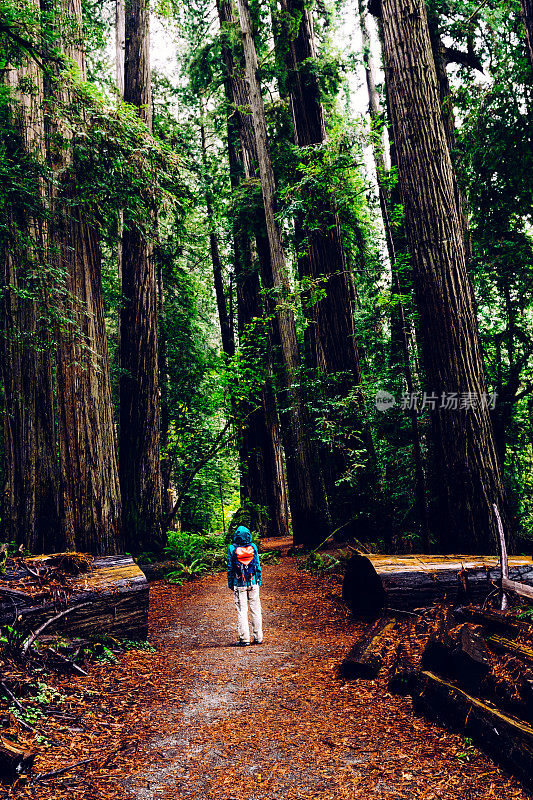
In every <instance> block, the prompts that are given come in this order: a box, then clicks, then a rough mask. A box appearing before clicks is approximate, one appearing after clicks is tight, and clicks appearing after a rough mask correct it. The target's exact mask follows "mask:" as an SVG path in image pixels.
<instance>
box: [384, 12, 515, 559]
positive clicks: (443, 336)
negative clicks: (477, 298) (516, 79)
mask: <svg viewBox="0 0 533 800" xmlns="http://www.w3.org/2000/svg"><path fill="white" fill-rule="evenodd" d="M382 13H383V31H384V45H385V61H386V74H387V81H388V86H389V93H390V103H391V111H392V121H393V128H394V139H395V143H396V148H397V154H398V164H399V175H400V186H401V192H402V199H403V203H404V209H405V222H406V229H407V236H408V243H409V250H410V253H411V259H412V265H413V272H414V278H415V285H416V294H417V304H418V310H419V315H420V335H421V340H422V349H423V355H424V364H425V371H426V380H427V387H428V391H429V392H430V393H431V394H435V395H436V397H437V400H438V401H437V402H436V403H435V405H436V408H435V410H433V411H432V412H431V418H432V425H433V435H434V441H435V448H436V454H435V455H436V458H435V463H436V468H437V469H438V473H439V474H438V480H437V481H436V489H437V492H438V501H439V510H438V517H436V524H438V525H439V528H438V534H439V545H440V547H441V548H442V549H444V550H448V551H452V550H454V549H455V550H457V549H458V548H459V546H462V549H469V550H470V551H471V552H483V551H484V552H490V551H491V550H492V549H493V547H494V544H495V538H496V521H495V519H494V512H493V509H492V504H493V503H496V504H497V505H498V507H499V508H503V507H504V489H503V485H502V476H501V474H500V470H499V465H498V458H497V454H496V449H495V445H494V436H493V430H492V424H491V420H490V416H489V411H488V407H487V404H486V403H485V404H484V403H483V398H486V393H487V388H486V383H485V377H484V374H483V363H482V357H481V350H480V343H479V333H478V327H477V321H476V318H475V315H474V309H473V298H472V291H471V287H470V283H469V280H468V275H467V271H466V257H465V247H464V239H463V231H462V228H461V221H460V219H459V214H458V209H457V202H456V196H455V181H454V175H453V169H452V163H451V159H450V153H449V150H448V145H447V142H446V134H445V130H444V125H443V121H442V114H441V108H440V99H439V91H438V84H437V77H436V72H435V64H434V61H433V55H432V50H431V41H430V38H429V32H428V24H427V18H426V10H425V6H424V4H423V2H422V1H421V0H383V2H382ZM443 392H444V393H448V392H456V393H457V395H458V397H459V398H464V397H469V398H475V402H474V404H473V407H465V408H457V409H453V408H451V409H450V408H445V407H441V403H440V400H441V396H442V393H443ZM468 405H469V404H468V403H467V406H468Z"/></svg>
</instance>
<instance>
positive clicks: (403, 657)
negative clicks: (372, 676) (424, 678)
mask: <svg viewBox="0 0 533 800" xmlns="http://www.w3.org/2000/svg"><path fill="white" fill-rule="evenodd" d="M418 675H419V672H418V670H416V669H415V666H414V664H413V662H412V660H411V659H410V658H409V655H408V653H407V650H406V648H405V645H404V643H403V642H400V644H399V645H398V646H397V648H396V654H395V656H394V661H393V663H392V667H391V668H390V671H389V680H388V683H387V689H388V690H389V692H392V694H399V695H402V696H405V695H408V694H411V692H412V691H413V689H414V688H415V687H416V684H417V681H418Z"/></svg>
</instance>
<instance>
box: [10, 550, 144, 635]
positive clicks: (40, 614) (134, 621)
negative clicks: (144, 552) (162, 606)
mask: <svg viewBox="0 0 533 800" xmlns="http://www.w3.org/2000/svg"><path fill="white" fill-rule="evenodd" d="M60 555H61V554H59V555H53V556H39V557H37V558H31V559H30V558H28V559H25V564H26V565H29V566H30V570H31V571H32V572H35V571H37V572H38V573H40V574H42V575H43V576H44V577H43V578H42V580H41V584H42V585H38V584H39V580H38V579H37V578H35V577H34V576H33V575H32V576H30V577H28V570H27V569H24V568H23V567H21V566H20V565H18V564H17V563H15V564H13V565H8V566H7V567H6V572H5V574H4V575H2V577H1V580H0V627H1V626H4V625H12V624H13V621H14V617H15V618H16V620H17V626H18V627H19V628H20V629H21V630H23V631H27V632H28V634H30V633H31V631H36V630H37V629H38V628H40V627H41V626H42V625H44V624H45V623H46V622H47V621H48V620H49V619H51V618H52V617H54V616H56V615H58V614H59V612H62V611H67V610H68V609H71V608H72V609H73V610H72V611H69V612H68V613H67V614H65V615H64V616H62V617H58V619H57V620H55V621H54V622H53V624H51V625H50V626H49V627H48V626H47V633H54V634H61V635H64V636H81V637H83V636H91V635H98V634H101V633H108V634H111V635H113V636H116V637H123V638H129V639H139V640H143V639H146V636H147V634H148V594H149V587H148V583H147V581H146V578H145V576H144V574H143V573H142V572H141V570H140V569H139V567H138V566H137V564H135V562H134V561H133V559H132V558H131V556H125V555H116V556H115V555H113V556H102V557H94V558H93V557H89V558H88V564H89V568H88V571H86V572H82V573H80V574H77V575H76V574H74V575H68V576H67V577H66V578H65V581H64V586H63V587H62V588H61V589H60V590H58V589H57V588H54V589H49V588H47V586H46V574H47V569H48V567H49V566H50V565H51V564H54V563H56V562H57V560H58V559H59V558H60ZM23 579H27V581H26V582H25V580H23ZM15 587H16V588H15ZM14 591H16V596H15V595H14V594H13V592H14ZM74 606H77V608H74Z"/></svg>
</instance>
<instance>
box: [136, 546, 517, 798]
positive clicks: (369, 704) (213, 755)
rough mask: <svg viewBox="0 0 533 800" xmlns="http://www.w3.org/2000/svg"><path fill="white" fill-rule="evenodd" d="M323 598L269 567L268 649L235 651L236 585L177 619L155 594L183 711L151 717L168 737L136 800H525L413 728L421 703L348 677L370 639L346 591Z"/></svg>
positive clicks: (165, 706) (286, 567)
mask: <svg viewBox="0 0 533 800" xmlns="http://www.w3.org/2000/svg"><path fill="white" fill-rule="evenodd" d="M325 588H326V591H325V592H324V586H322V587H317V579H316V578H314V577H312V576H310V575H308V574H306V573H302V572H300V571H298V570H296V568H295V563H294V561H293V560H292V559H284V560H283V563H282V564H281V565H279V566H276V567H268V566H267V567H265V568H264V580H263V588H262V602H263V609H264V623H265V644H264V645H263V646H261V647H248V648H235V647H232V646H231V644H232V643H233V642H234V640H235V638H236V636H235V614H234V609H233V598H232V595H231V594H230V592H229V591H228V590H227V588H226V585H225V577H224V576H216V577H211V578H206V579H204V580H202V581H200V582H199V583H196V584H190V585H189V586H187V587H184V588H182V589H181V590H179V591H176V590H174V597H175V598H176V601H177V602H176V606H175V608H174V610H173V611H172V616H171V618H168V617H166V613H167V611H166V609H165V606H166V603H167V601H168V599H170V598H169V596H168V595H169V590H168V588H162V587H161V586H159V587H157V589H156V590H155V591H156V592H161V596H160V598H159V599H160V601H161V605H159V603H158V601H157V599H156V597H155V595H154V601H155V603H154V604H155V605H156V606H158V605H159V611H158V613H157V616H158V620H154V622H155V627H154V634H155V635H157V636H158V637H159V645H160V646H162V647H163V649H164V651H165V652H167V653H168V658H169V661H170V662H171V666H170V673H171V675H172V674H173V675H174V684H173V685H174V688H175V690H176V692H175V697H176V698H177V702H173V700H172V698H171V696H169V697H168V698H167V699H166V700H165V702H164V703H162V704H161V705H160V706H157V705H156V706H155V707H154V708H153V709H152V712H151V714H152V717H153V719H154V720H157V725H158V726H160V729H161V734H160V735H159V736H156V737H154V738H153V739H152V741H151V742H150V743H149V745H148V747H146V748H145V751H144V752H145V758H146V763H147V767H146V768H145V769H143V770H142V771H141V772H140V774H137V775H136V776H133V777H131V778H130V779H128V780H127V781H126V784H125V788H127V790H128V793H129V795H130V797H131V798H132V800H159V798H170V797H176V796H179V797H182V798H189V797H190V798H193V797H194V798H200V797H213V798H224V800H231V798H246V799H247V800H262V799H263V798H265V800H266V798H269V799H271V798H272V799H273V798H304V797H313V798H344V797H346V798H347V797H350V798H354V797H360V798H405V799H406V800H407V798H415V797H416V798H418V797H423V798H426V800H431V799H432V798H453V799H454V800H457V798H464V799H465V800H467V799H468V798H489V797H501V798H503V797H506V798H509V797H513V796H516V797H524V796H525V795H523V794H522V793H521V791H520V790H519V789H518V787H517V784H516V783H514V782H513V781H510V780H506V779H505V778H503V776H502V773H501V772H500V771H499V770H498V769H497V768H496V767H495V766H494V765H493V764H492V762H490V761H489V760H488V759H485V758H484V757H483V756H481V755H478V754H476V753H470V752H468V751H469V748H468V747H465V742H464V740H463V739H462V738H461V737H459V736H449V735H445V734H443V732H442V731H441V730H440V729H438V728H436V727H433V726H431V725H429V724H428V723H426V722H425V721H423V720H419V719H416V718H415V717H413V715H412V712H411V704H410V701H409V700H402V699H398V698H392V697H390V696H388V695H385V692H384V688H383V686H381V685H380V684H379V683H377V682H373V683H365V682H357V683H351V684H343V683H342V682H340V681H339V680H338V679H337V678H336V676H335V667H336V665H337V664H338V662H339V660H340V659H341V658H342V656H343V655H344V654H345V652H346V650H347V649H348V648H349V647H350V646H351V645H352V644H353V642H354V640H355V638H356V637H357V636H358V635H360V632H361V628H360V626H358V625H357V624H355V623H353V622H352V621H349V620H347V619H346V618H345V616H344V614H342V613H341V612H340V607H339V604H338V603H336V602H335V597H334V596H335V594H336V595H339V594H340V587H339V585H338V584H334V583H331V584H330V585H329V586H326V587H325ZM324 595H325V596H324ZM328 595H329V596H328ZM168 677H171V676H168ZM172 683H173V681H172V680H170V685H172ZM384 695H385V696H384ZM178 698H179V699H178ZM465 751H466V754H465V755H463V756H461V754H462V753H465ZM466 757H468V758H469V759H471V760H470V761H469V762H468V763H465V762H464V759H465V758H466ZM141 758H142V757H141Z"/></svg>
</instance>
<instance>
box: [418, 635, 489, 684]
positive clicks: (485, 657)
mask: <svg viewBox="0 0 533 800" xmlns="http://www.w3.org/2000/svg"><path fill="white" fill-rule="evenodd" d="M490 668H491V661H490V654H489V650H488V647H487V645H486V643H485V640H484V638H483V636H482V629H480V628H474V627H473V626H471V625H469V624H465V625H463V626H462V628H461V629H460V631H459V635H458V636H457V639H456V640H453V639H452V638H451V637H450V635H449V633H448V631H446V630H445V631H440V632H439V633H436V634H434V635H433V636H431V637H430V639H429V641H428V643H427V645H426V647H425V649H424V653H423V654H422V669H423V670H427V671H428V672H434V673H435V674H437V675H440V676H441V677H443V678H446V679H448V680H453V681H456V682H457V683H458V684H459V685H460V686H461V687H462V688H464V689H465V690H466V691H467V692H471V693H473V694H478V693H479V692H480V690H481V685H482V683H483V681H484V680H485V678H486V677H487V675H488V674H489V672H490Z"/></svg>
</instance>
